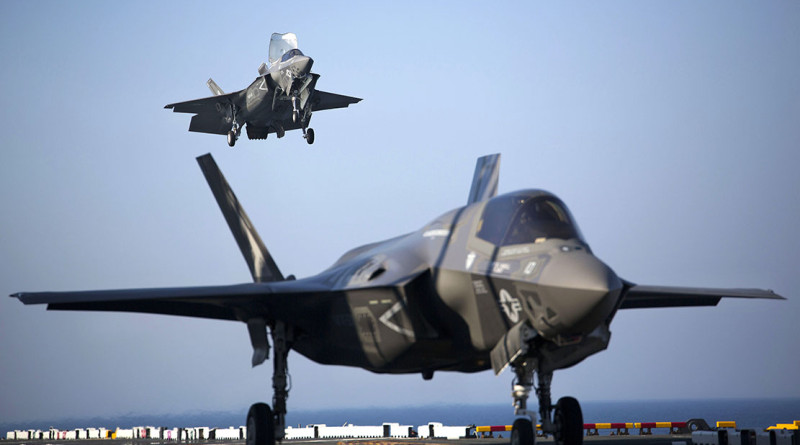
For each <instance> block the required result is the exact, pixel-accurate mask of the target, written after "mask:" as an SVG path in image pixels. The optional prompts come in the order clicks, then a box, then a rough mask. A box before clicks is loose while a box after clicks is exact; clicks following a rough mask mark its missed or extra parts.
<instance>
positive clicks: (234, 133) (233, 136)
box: [228, 104, 242, 147]
mask: <svg viewBox="0 0 800 445" xmlns="http://www.w3.org/2000/svg"><path fill="white" fill-rule="evenodd" d="M231 120H232V123H231V129H230V130H229V131H228V146H229V147H233V146H234V145H236V140H237V139H239V135H241V134H242V127H240V126H239V122H237V121H236V105H233V104H231Z"/></svg>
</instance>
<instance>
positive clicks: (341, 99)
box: [314, 90, 361, 111]
mask: <svg viewBox="0 0 800 445" xmlns="http://www.w3.org/2000/svg"><path fill="white" fill-rule="evenodd" d="M359 102H361V99H359V98H357V97H351V96H344V95H341V94H334V93H328V92H325V91H320V90H316V91H315V92H314V111H320V110H332V109H334V108H347V106H348V105H350V104H357V103H359Z"/></svg>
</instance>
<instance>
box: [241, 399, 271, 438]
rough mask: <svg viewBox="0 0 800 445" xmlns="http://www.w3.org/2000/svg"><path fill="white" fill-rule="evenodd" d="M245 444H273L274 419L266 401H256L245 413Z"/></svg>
mask: <svg viewBox="0 0 800 445" xmlns="http://www.w3.org/2000/svg"><path fill="white" fill-rule="evenodd" d="M245 444H246V445H275V421H274V419H273V418H272V410H271V409H270V408H269V405H267V404H266V403H256V404H254V405H253V406H251V407H250V411H249V412H248V413H247V439H246V441H245Z"/></svg>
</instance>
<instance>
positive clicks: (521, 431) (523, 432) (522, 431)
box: [511, 419, 536, 445]
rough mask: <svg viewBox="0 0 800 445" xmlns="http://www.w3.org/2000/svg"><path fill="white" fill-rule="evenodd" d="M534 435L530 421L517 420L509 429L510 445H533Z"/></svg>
mask: <svg viewBox="0 0 800 445" xmlns="http://www.w3.org/2000/svg"><path fill="white" fill-rule="evenodd" d="M535 442H536V435H535V434H534V433H533V423H532V422H531V421H530V419H517V420H515V421H514V425H513V426H512V427H511V445H534V443H535Z"/></svg>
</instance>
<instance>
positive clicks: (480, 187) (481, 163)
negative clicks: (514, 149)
mask: <svg viewBox="0 0 800 445" xmlns="http://www.w3.org/2000/svg"><path fill="white" fill-rule="evenodd" d="M499 178H500V153H497V154H493V155H487V156H482V157H480V158H478V162H477V163H476V164H475V174H474V175H473V176H472V187H471V188H470V190H469V198H467V205H469V204H474V203H476V202H481V201H485V200H487V199H490V198H492V197H494V196H495V195H496V194H497V183H498V181H499Z"/></svg>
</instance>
